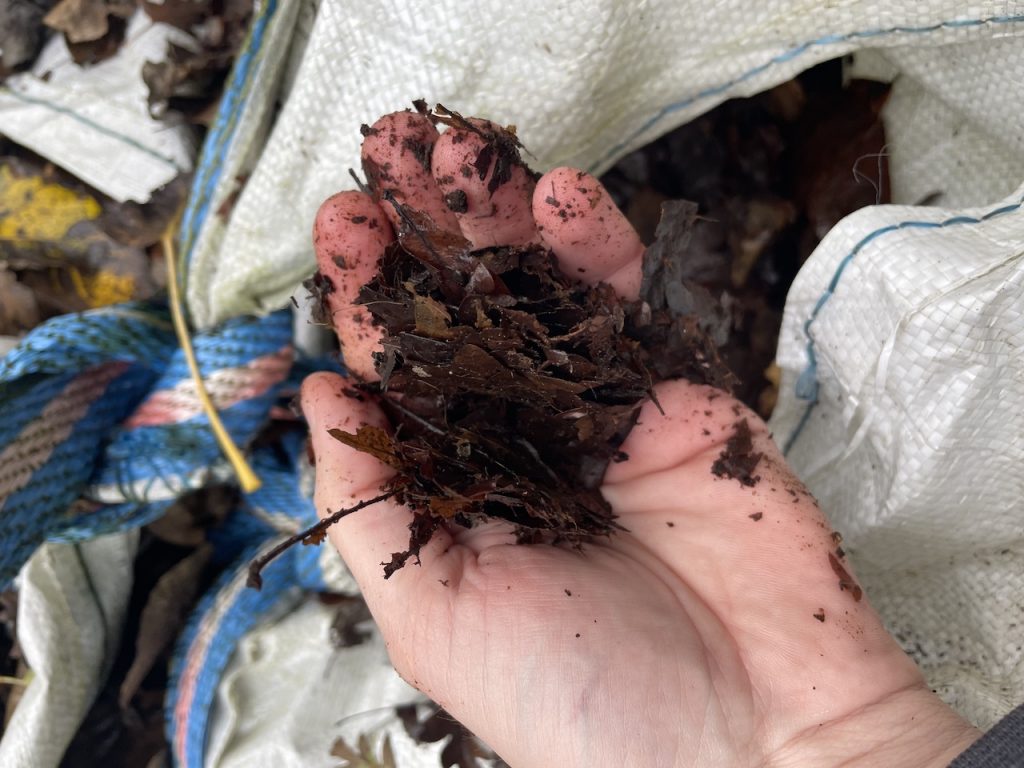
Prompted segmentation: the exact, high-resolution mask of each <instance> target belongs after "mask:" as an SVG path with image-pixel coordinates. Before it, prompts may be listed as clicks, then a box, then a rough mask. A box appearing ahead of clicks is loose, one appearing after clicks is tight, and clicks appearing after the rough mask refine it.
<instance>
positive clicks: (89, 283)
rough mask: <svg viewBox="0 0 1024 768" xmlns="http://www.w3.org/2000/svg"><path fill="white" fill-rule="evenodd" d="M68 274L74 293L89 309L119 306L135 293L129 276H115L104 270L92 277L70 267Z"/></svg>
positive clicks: (133, 280) (133, 281)
mask: <svg viewBox="0 0 1024 768" xmlns="http://www.w3.org/2000/svg"><path fill="white" fill-rule="evenodd" d="M68 274H69V275H70V276H71V283H72V285H74V287H75V293H77V294H78V296H79V297H80V298H81V299H83V300H84V301H85V303H86V304H88V305H89V306H90V307H94V308H95V307H106V306H109V305H110V304H120V303H121V302H123V301H129V300H130V299H131V298H132V296H133V295H134V293H135V279H134V278H133V277H132V276H131V275H115V274H114V273H113V272H108V271H106V270H105V269H101V270H100V271H99V272H97V273H96V274H94V275H84V274H82V272H81V271H80V270H79V269H77V268H76V267H70V268H69V269H68Z"/></svg>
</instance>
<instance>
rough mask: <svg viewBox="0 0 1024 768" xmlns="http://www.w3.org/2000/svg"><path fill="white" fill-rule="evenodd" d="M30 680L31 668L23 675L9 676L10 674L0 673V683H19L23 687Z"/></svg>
mask: <svg viewBox="0 0 1024 768" xmlns="http://www.w3.org/2000/svg"><path fill="white" fill-rule="evenodd" d="M31 682H32V670H29V671H28V673H27V674H26V675H25V676H24V677H11V676H10V675H0V685H20V686H22V687H25V686H27V685H28V684H29V683H31Z"/></svg>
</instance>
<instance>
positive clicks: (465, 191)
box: [433, 120, 537, 248]
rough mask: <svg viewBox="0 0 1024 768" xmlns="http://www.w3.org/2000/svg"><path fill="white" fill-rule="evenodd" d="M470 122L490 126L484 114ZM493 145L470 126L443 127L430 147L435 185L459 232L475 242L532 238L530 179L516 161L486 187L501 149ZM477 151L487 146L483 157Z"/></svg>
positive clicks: (488, 243)
mask: <svg viewBox="0 0 1024 768" xmlns="http://www.w3.org/2000/svg"><path fill="white" fill-rule="evenodd" d="M471 122H472V123H473V124H474V125H477V126H480V127H481V128H482V129H483V130H485V131H486V130H488V129H490V128H491V124H490V123H488V122H487V121H486V120H471ZM494 146H495V145H494V143H493V142H488V141H487V140H485V139H484V138H483V137H482V136H480V135H479V134H477V133H473V132H472V131H468V130H463V129H460V128H450V129H449V130H447V131H445V133H443V134H442V135H441V138H440V139H438V141H437V146H436V147H435V148H434V159H433V173H434V178H435V180H436V181H437V186H438V187H439V188H440V190H441V192H442V194H443V196H444V199H445V200H446V201H447V202H448V204H449V205H450V206H451V208H452V210H453V211H454V212H455V217H456V219H457V220H458V223H459V227H460V228H461V229H462V234H463V235H464V236H465V237H466V239H468V240H469V241H470V242H471V243H473V245H474V246H475V247H476V248H486V247H488V246H492V245H525V244H527V243H530V242H534V241H536V239H537V229H536V226H535V225H534V222H533V214H532V213H531V204H530V200H531V195H532V193H533V186H534V182H533V179H532V178H531V177H530V175H529V174H528V173H527V171H526V169H525V168H523V166H521V165H518V164H516V165H514V166H513V167H512V170H511V178H510V179H509V180H508V181H506V182H505V183H503V184H501V185H499V186H498V187H497V188H495V189H494V190H493V191H492V190H491V189H489V184H490V182H491V180H492V179H493V178H494V174H495V170H496V168H497V165H498V162H499V155H500V154H501V152H500V148H499V149H498V150H497V151H495V149H494ZM482 152H491V153H492V154H493V157H491V159H490V160H489V161H487V154H481V153H482ZM485 161H487V162H485Z"/></svg>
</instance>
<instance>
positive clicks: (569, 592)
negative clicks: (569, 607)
mask: <svg viewBox="0 0 1024 768" xmlns="http://www.w3.org/2000/svg"><path fill="white" fill-rule="evenodd" d="M565 596H566V597H572V591H571V590H568V589H567V590H565Z"/></svg>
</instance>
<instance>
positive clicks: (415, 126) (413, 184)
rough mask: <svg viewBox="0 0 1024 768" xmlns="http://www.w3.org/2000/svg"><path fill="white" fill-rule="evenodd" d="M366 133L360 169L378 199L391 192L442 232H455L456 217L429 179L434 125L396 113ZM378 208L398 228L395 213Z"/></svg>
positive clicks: (410, 114) (413, 115) (415, 115)
mask: <svg viewBox="0 0 1024 768" xmlns="http://www.w3.org/2000/svg"><path fill="white" fill-rule="evenodd" d="M365 133H366V137H365V138H364V139H363V150H362V157H363V169H364V170H365V172H366V176H367V180H368V181H369V182H370V186H371V187H372V188H373V189H374V190H375V191H376V193H377V195H378V197H383V195H384V193H385V192H391V193H392V194H393V195H394V196H395V199H396V200H397V201H398V202H400V203H402V204H404V205H408V206H410V207H411V208H414V209H416V210H417V211H420V212H422V213H425V214H427V215H428V216H430V218H431V219H433V221H434V223H435V224H436V225H437V226H438V227H440V228H441V229H443V230H446V231H450V232H458V229H459V224H458V221H457V220H456V218H455V214H453V213H452V211H451V209H450V208H449V207H448V206H447V205H446V204H445V201H444V197H443V195H442V193H441V189H440V188H439V187H438V185H437V184H436V183H435V182H434V178H433V176H432V175H431V168H430V165H431V158H432V157H433V155H434V153H435V152H434V145H435V144H436V143H437V140H438V133H437V129H436V128H435V127H434V125H433V123H431V122H430V120H428V119H427V118H426V117H425V116H423V115H421V114H419V113H418V112H395V113H393V114H390V115H384V117H382V118H381V119H380V120H378V121H377V122H376V123H374V124H373V125H372V126H371V127H370V128H369V130H368V131H366V132H365ZM381 207H382V208H383V209H384V213H385V215H387V217H388V218H389V219H390V220H391V223H392V224H394V225H395V227H396V228H397V227H398V225H399V220H398V213H397V212H396V211H395V209H394V208H393V207H392V206H391V205H389V204H387V203H383V204H382V206H381Z"/></svg>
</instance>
